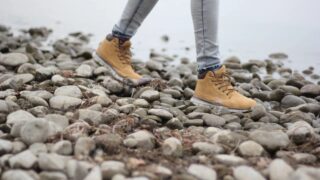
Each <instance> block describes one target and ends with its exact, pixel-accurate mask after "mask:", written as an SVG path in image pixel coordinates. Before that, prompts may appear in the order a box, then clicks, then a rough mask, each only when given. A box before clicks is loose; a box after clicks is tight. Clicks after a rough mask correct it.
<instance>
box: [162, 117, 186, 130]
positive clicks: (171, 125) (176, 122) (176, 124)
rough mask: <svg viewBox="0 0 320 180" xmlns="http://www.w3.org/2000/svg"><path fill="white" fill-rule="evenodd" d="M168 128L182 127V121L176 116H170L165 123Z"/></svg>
mask: <svg viewBox="0 0 320 180" xmlns="http://www.w3.org/2000/svg"><path fill="white" fill-rule="evenodd" d="M166 126H167V127H168V128H170V129H183V123H182V122H181V121H180V120H179V119H178V118H172V119H171V120H169V121H168V122H167V123H166Z"/></svg>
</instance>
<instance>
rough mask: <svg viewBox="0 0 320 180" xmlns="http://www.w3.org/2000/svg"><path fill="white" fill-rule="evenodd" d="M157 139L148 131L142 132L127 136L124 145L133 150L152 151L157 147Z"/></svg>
mask: <svg viewBox="0 0 320 180" xmlns="http://www.w3.org/2000/svg"><path fill="white" fill-rule="evenodd" d="M155 142H156V139H155V137H154V136H153V134H151V133H150V132H148V131H145V130H140V131H137V132H135V133H132V134H130V135H128V136H127V138H126V139H125V140H124V142H123V143H124V145H125V146H127V147H131V148H135V147H136V148H142V149H147V150H151V149H153V148H154V147H155Z"/></svg>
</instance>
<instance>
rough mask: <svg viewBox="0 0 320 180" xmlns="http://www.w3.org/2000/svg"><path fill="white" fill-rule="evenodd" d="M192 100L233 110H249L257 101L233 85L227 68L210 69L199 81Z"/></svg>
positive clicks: (197, 103) (195, 102)
mask: <svg viewBox="0 0 320 180" xmlns="http://www.w3.org/2000/svg"><path fill="white" fill-rule="evenodd" d="M191 101H192V102H193V103H194V104H196V105H209V106H214V107H226V108H228V109H229V110H231V111H240V112H243V111H248V110H250V109H251V108H252V107H253V106H255V105H256V102H255V101H254V100H253V99H250V98H247V97H245V96H243V95H241V94H240V93H238V92H237V91H236V90H235V89H234V88H233V87H232V85H231V82H230V77H229V76H228V74H227V72H226V69H225V67H224V66H222V67H221V68H220V69H218V70H216V71H214V72H212V71H208V72H207V73H206V75H205V77H204V78H203V79H199V80H198V81H197V86H196V90H195V93H194V96H193V97H192V99H191Z"/></svg>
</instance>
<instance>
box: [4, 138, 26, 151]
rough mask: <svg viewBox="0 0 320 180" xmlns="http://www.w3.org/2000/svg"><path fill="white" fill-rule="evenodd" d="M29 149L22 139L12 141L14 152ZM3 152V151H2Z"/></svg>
mask: <svg viewBox="0 0 320 180" xmlns="http://www.w3.org/2000/svg"><path fill="white" fill-rule="evenodd" d="M25 149H27V145H26V144H24V143H23V142H21V141H13V142H12V154H18V153H20V152H22V151H24V150H25ZM0 154H1V153H0Z"/></svg>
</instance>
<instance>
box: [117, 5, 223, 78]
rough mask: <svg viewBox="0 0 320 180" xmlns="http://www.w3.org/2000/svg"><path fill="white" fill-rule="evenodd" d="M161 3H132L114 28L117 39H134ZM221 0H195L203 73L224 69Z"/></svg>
mask: <svg viewBox="0 0 320 180" xmlns="http://www.w3.org/2000/svg"><path fill="white" fill-rule="evenodd" d="M157 2H158V0H128V3H127V5H126V8H125V10H124V12H123V14H122V17H121V19H120V21H119V22H118V23H117V24H116V25H115V26H114V28H113V30H112V33H113V35H114V36H116V37H119V38H124V39H130V38H131V37H132V36H133V35H134V34H135V33H136V32H137V30H138V28H139V27H140V25H141V23H142V22H143V20H144V19H145V18H146V17H147V15H148V14H149V13H150V12H151V10H152V8H153V7H154V6H155V5H156V3H157ZM218 6H219V0H191V12H192V18H193V25H194V32H195V40H196V49H197V63H198V69H199V72H202V71H205V70H207V69H210V70H211V69H216V68H217V67H220V55H219V45H218V42H217V40H218V37H217V34H218V9H219V8H218Z"/></svg>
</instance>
